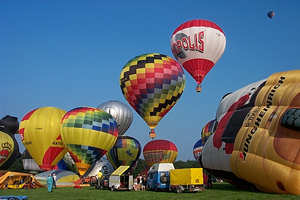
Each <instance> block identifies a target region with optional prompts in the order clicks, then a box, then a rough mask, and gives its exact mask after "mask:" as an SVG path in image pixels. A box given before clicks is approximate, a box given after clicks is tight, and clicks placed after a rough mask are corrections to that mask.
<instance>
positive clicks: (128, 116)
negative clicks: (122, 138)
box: [98, 100, 133, 135]
mask: <svg viewBox="0 0 300 200" xmlns="http://www.w3.org/2000/svg"><path fill="white" fill-rule="evenodd" d="M98 108H99V109H102V110H104V111H105V112H107V113H109V114H111V115H112V116H113V117H114V118H115V120H116V121H117V124H118V131H119V135H124V134H125V132H126V131H127V129H128V128H129V127H130V125H131V123H132V120H133V113H132V111H131V109H130V108H129V106H127V105H126V104H124V103H122V102H120V101H116V100H111V101H107V102H104V103H102V104H100V105H99V106H98Z"/></svg>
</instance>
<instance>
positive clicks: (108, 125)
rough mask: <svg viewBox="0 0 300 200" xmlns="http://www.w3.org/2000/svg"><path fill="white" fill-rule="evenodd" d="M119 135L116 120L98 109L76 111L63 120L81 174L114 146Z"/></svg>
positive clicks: (67, 114) (71, 150)
mask: <svg viewBox="0 0 300 200" xmlns="http://www.w3.org/2000/svg"><path fill="white" fill-rule="evenodd" d="M117 136H118V128H117V122H116V121H115V119H114V118H113V117H112V116H111V115H110V114H109V113H107V112H105V111H103V110H100V109H97V108H91V107H79V108H75V109H73V110H70V111H69V112H67V113H66V114H65V115H64V116H63V118H62V138H63V141H64V143H65V144H66V146H67V148H68V151H69V152H70V155H71V157H72V158H73V160H74V161H75V164H76V167H77V169H78V172H79V174H80V175H84V173H85V172H86V171H87V170H88V169H89V168H90V166H91V165H92V164H93V163H94V162H95V161H97V160H99V159H100V158H101V157H102V156H103V155H104V154H105V153H106V152H107V151H109V150H110V149H111V148H112V147H113V145H114V144H115V142H116V140H117Z"/></svg>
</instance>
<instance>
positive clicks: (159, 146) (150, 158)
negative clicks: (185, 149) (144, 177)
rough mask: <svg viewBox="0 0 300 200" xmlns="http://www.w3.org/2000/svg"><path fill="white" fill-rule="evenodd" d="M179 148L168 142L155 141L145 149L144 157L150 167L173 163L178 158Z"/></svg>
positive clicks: (149, 143)
mask: <svg viewBox="0 0 300 200" xmlns="http://www.w3.org/2000/svg"><path fill="white" fill-rule="evenodd" d="M177 153H178V150H177V147H176V145H175V144H174V143H173V142H170V141H168V140H153V141H150V142H148V143H147V144H146V145H145V146H144V149H143V155H144V158H145V161H146V164H147V166H148V167H151V166H152V165H153V164H155V163H172V162H174V161H175V160H176V157H177Z"/></svg>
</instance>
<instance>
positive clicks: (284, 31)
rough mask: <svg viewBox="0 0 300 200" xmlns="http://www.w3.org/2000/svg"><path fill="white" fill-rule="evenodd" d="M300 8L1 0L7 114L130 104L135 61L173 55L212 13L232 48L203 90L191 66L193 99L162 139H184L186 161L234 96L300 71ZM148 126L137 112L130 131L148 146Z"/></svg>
mask: <svg viewBox="0 0 300 200" xmlns="http://www.w3.org/2000/svg"><path fill="white" fill-rule="evenodd" d="M270 10H274V11H275V17H274V18H273V19H272V20H271V19H269V18H268V17H267V12H268V11H270ZM299 10H300V1H298V0H289V1H283V0H264V1H262V0H239V1H238V0H236V1H225V0H224V1H223V0H222V1H221V0H219V1H215V0H211V1H200V0H194V1H192V0H185V1H176V0H173V1H169V0H160V1H156V0H153V1H142V0H139V1H121V0H120V1H92V0H90V1H79V0H69V1H63V0H51V1H38V0H36V1H32V0H26V1H21V0H19V1H1V2H0V69H1V79H0V85H1V86H0V87H1V93H0V117H1V118H2V117H4V116H5V115H13V116H17V117H18V118H19V120H21V119H22V117H23V116H24V114H26V113H27V112H28V111H30V110H32V109H34V108H37V107H42V106H55V107H58V108H61V109H64V110H66V111H68V110H70V109H72V108H75V107H78V106H92V107H96V106H98V105H99V104H100V103H103V102H105V101H108V100H119V101H122V102H124V103H126V104H127V105H129V104H128V103H127V101H126V99H125V98H124V97H123V95H122V92H121V89H120V86H119V76H120V72H121V69H122V67H123V66H124V65H125V64H126V62H127V61H128V60H130V59H131V58H133V57H135V56H137V55H140V54H144V53H152V52H157V53H162V54H166V55H168V56H171V57H173V55H172V52H171V49H170V43H169V41H170V37H171V34H172V32H173V31H174V30H175V28H176V27H177V26H179V25H180V24H182V23H183V22H185V21H187V20H191V19H208V20H211V21H213V22H215V23H216V24H218V25H219V26H220V27H221V28H222V29H223V31H224V32H225V35H226V39H227V44H226V48H225V52H224V54H223V56H222V57H221V59H220V60H219V61H218V62H217V64H216V65H215V67H214V68H213V69H212V70H211V71H210V72H209V73H208V75H207V76H206V78H205V80H204V82H203V84H202V87H203V91H202V93H200V94H199V93H196V92H195V86H196V83H195V81H194V80H193V79H192V77H191V76H190V75H189V74H188V73H187V72H186V71H185V74H186V78H187V79H186V88H185V90H184V92H183V95H182V96H181V98H180V99H179V101H178V102H177V104H176V105H175V106H174V107H173V109H172V110H171V111H170V112H169V113H168V114H167V115H166V116H165V117H164V118H163V119H162V120H161V121H160V123H159V125H158V126H157V128H156V132H157V135H158V137H157V139H168V140H170V141H172V142H174V143H175V144H176V146H177V148H178V151H179V154H178V157H177V160H187V159H189V160H191V159H194V158H193V154H192V149H193V146H194V144H195V142H196V141H197V140H198V139H199V137H200V131H201V129H202V127H203V126H204V125H205V124H206V122H208V121H209V120H211V119H214V118H215V113H216V109H217V106H218V104H219V101H220V99H221V98H222V96H223V95H224V94H225V93H228V92H231V91H235V90H237V89H239V88H241V87H243V86H245V85H247V84H250V83H252V82H255V81H258V80H261V79H264V78H266V77H268V76H269V75H271V74H272V73H275V72H280V71H286V70H293V69H300V55H299V45H300V37H299V33H300V12H299ZM148 132H149V128H148V127H147V125H146V123H145V122H144V121H143V120H142V118H140V116H138V115H137V113H136V112H135V111H134V121H133V123H132V125H131V127H130V128H129V129H128V131H127V133H126V134H127V135H130V136H133V137H135V138H137V139H138V140H139V141H140V143H141V144H142V146H144V145H145V144H146V143H147V142H148V141H150V139H149V137H148ZM23 150H24V147H22V148H21V151H23Z"/></svg>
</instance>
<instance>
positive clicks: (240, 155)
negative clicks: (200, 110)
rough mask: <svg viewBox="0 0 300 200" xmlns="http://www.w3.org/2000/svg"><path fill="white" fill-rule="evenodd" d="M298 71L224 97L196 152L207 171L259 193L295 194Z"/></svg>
mask: <svg viewBox="0 0 300 200" xmlns="http://www.w3.org/2000/svg"><path fill="white" fill-rule="evenodd" d="M299 84H300V70H293V71H286V72H279V73H275V74H272V75H271V76H269V77H268V78H267V79H264V80H261V81H257V82H255V83H252V84H249V85H247V86H245V87H243V88H241V89H239V90H237V91H235V92H233V93H231V94H229V95H227V96H225V97H224V98H223V99H222V101H221V103H220V105H219V108H218V110H217V115H216V116H217V119H216V120H217V122H218V124H217V127H216V130H215V132H214V134H213V135H211V136H210V137H209V138H208V140H207V142H206V143H205V146H204V148H203V151H202V160H201V161H202V163H203V166H204V167H205V168H207V169H211V170H218V171H222V172H227V173H232V174H234V175H235V176H236V177H237V178H240V179H243V180H245V181H247V182H249V183H251V184H253V185H255V186H256V187H257V189H259V190H261V191H265V192H273V193H289V194H298V195H299V194H300V189H299V187H298V185H299V184H298V183H299V180H300V170H299V169H300V154H299V153H298V152H299V150H300V131H299V130H300V123H299V122H300V117H299V116H300V88H299Z"/></svg>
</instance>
